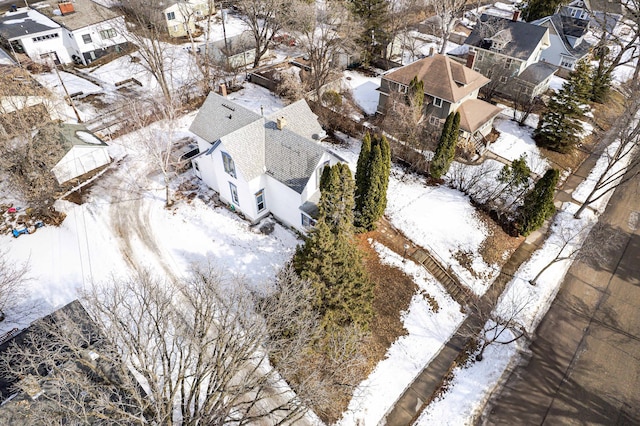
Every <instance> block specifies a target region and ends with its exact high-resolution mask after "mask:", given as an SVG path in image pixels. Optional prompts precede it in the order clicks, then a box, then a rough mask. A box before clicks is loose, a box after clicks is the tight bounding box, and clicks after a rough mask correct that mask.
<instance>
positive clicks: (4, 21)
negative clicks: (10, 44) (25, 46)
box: [0, 7, 60, 40]
mask: <svg viewBox="0 0 640 426" xmlns="http://www.w3.org/2000/svg"><path fill="white" fill-rule="evenodd" d="M58 28H60V25H58V24H57V23H55V22H54V21H52V20H51V19H49V18H47V17H46V16H44V15H42V14H40V13H38V12H36V11H35V10H32V9H28V8H26V7H23V8H21V9H19V10H18V11H17V12H7V13H6V14H5V15H4V16H2V17H0V35H1V36H2V37H3V38H5V39H6V40H13V39H16V38H20V37H23V36H25V35H35V34H38V33H43V32H46V31H51V30H55V29H58Z"/></svg>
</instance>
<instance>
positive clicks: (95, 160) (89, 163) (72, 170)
mask: <svg viewBox="0 0 640 426" xmlns="http://www.w3.org/2000/svg"><path fill="white" fill-rule="evenodd" d="M110 162H111V158H109V154H108V153H107V147H106V146H100V147H92V146H74V147H73V148H71V150H70V151H69V152H68V153H67V154H66V155H65V156H64V157H62V160H60V161H59V162H58V164H56V165H55V167H54V168H53V169H52V172H53V174H54V175H55V177H56V179H57V180H58V182H59V183H64V182H66V181H68V180H70V179H73V178H76V177H78V176H81V175H83V174H85V173H88V172H90V171H92V170H95V169H97V168H98V167H101V166H104V165H105V164H109V163H110Z"/></svg>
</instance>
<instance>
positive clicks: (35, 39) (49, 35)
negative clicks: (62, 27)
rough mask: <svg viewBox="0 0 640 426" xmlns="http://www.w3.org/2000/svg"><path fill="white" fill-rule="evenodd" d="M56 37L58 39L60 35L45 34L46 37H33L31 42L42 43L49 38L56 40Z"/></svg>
mask: <svg viewBox="0 0 640 426" xmlns="http://www.w3.org/2000/svg"><path fill="white" fill-rule="evenodd" d="M58 37H60V34H58V33H53V34H47V35H43V36H38V37H33V38H32V40H33V41H43V40H49V39H50V38H58Z"/></svg>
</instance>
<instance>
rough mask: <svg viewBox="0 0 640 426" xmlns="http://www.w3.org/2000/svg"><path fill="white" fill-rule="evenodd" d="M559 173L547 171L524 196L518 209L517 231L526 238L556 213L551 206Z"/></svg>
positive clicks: (551, 170)
mask: <svg viewBox="0 0 640 426" xmlns="http://www.w3.org/2000/svg"><path fill="white" fill-rule="evenodd" d="M559 177H560V173H559V172H558V170H556V169H549V170H547V171H546V173H545V174H544V176H542V178H540V180H539V181H538V182H536V184H535V186H534V187H533V188H532V189H531V190H530V191H529V192H528V193H527V195H525V197H524V203H523V205H522V206H521V207H520V208H519V209H518V231H519V232H520V234H522V235H524V236H527V235H529V234H530V233H531V232H533V231H535V230H536V229H538V228H540V227H541V226H542V224H543V223H544V221H545V220H547V219H549V218H550V217H551V216H553V213H554V212H555V211H556V209H555V206H554V205H553V197H554V195H555V189H556V185H557V184H558V179H559Z"/></svg>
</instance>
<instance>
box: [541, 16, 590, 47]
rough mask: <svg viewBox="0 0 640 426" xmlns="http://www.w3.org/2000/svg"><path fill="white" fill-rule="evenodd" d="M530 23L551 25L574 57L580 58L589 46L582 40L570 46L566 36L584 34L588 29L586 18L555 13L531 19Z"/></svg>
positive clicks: (580, 35)
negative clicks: (534, 19)
mask: <svg viewBox="0 0 640 426" xmlns="http://www.w3.org/2000/svg"><path fill="white" fill-rule="evenodd" d="M531 23H532V24H535V25H540V26H547V25H553V27H554V28H555V29H556V32H557V34H558V36H559V37H560V39H561V40H562V43H563V44H564V47H565V49H567V51H568V52H569V53H570V54H571V55H573V56H575V57H576V58H582V57H583V56H584V55H586V54H587V53H588V52H589V49H590V48H591V45H590V44H589V43H587V42H586V41H584V40H582V41H581V42H580V44H578V45H577V46H576V47H572V46H571V43H569V40H568V39H567V36H570V37H575V38H580V37H582V36H583V35H585V34H586V32H587V31H588V29H589V25H588V24H589V21H587V20H584V19H578V18H572V17H570V16H564V15H560V14H557V13H556V14H555V15H551V16H547V17H545V18H541V19H538V20H536V21H532V22H531Z"/></svg>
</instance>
